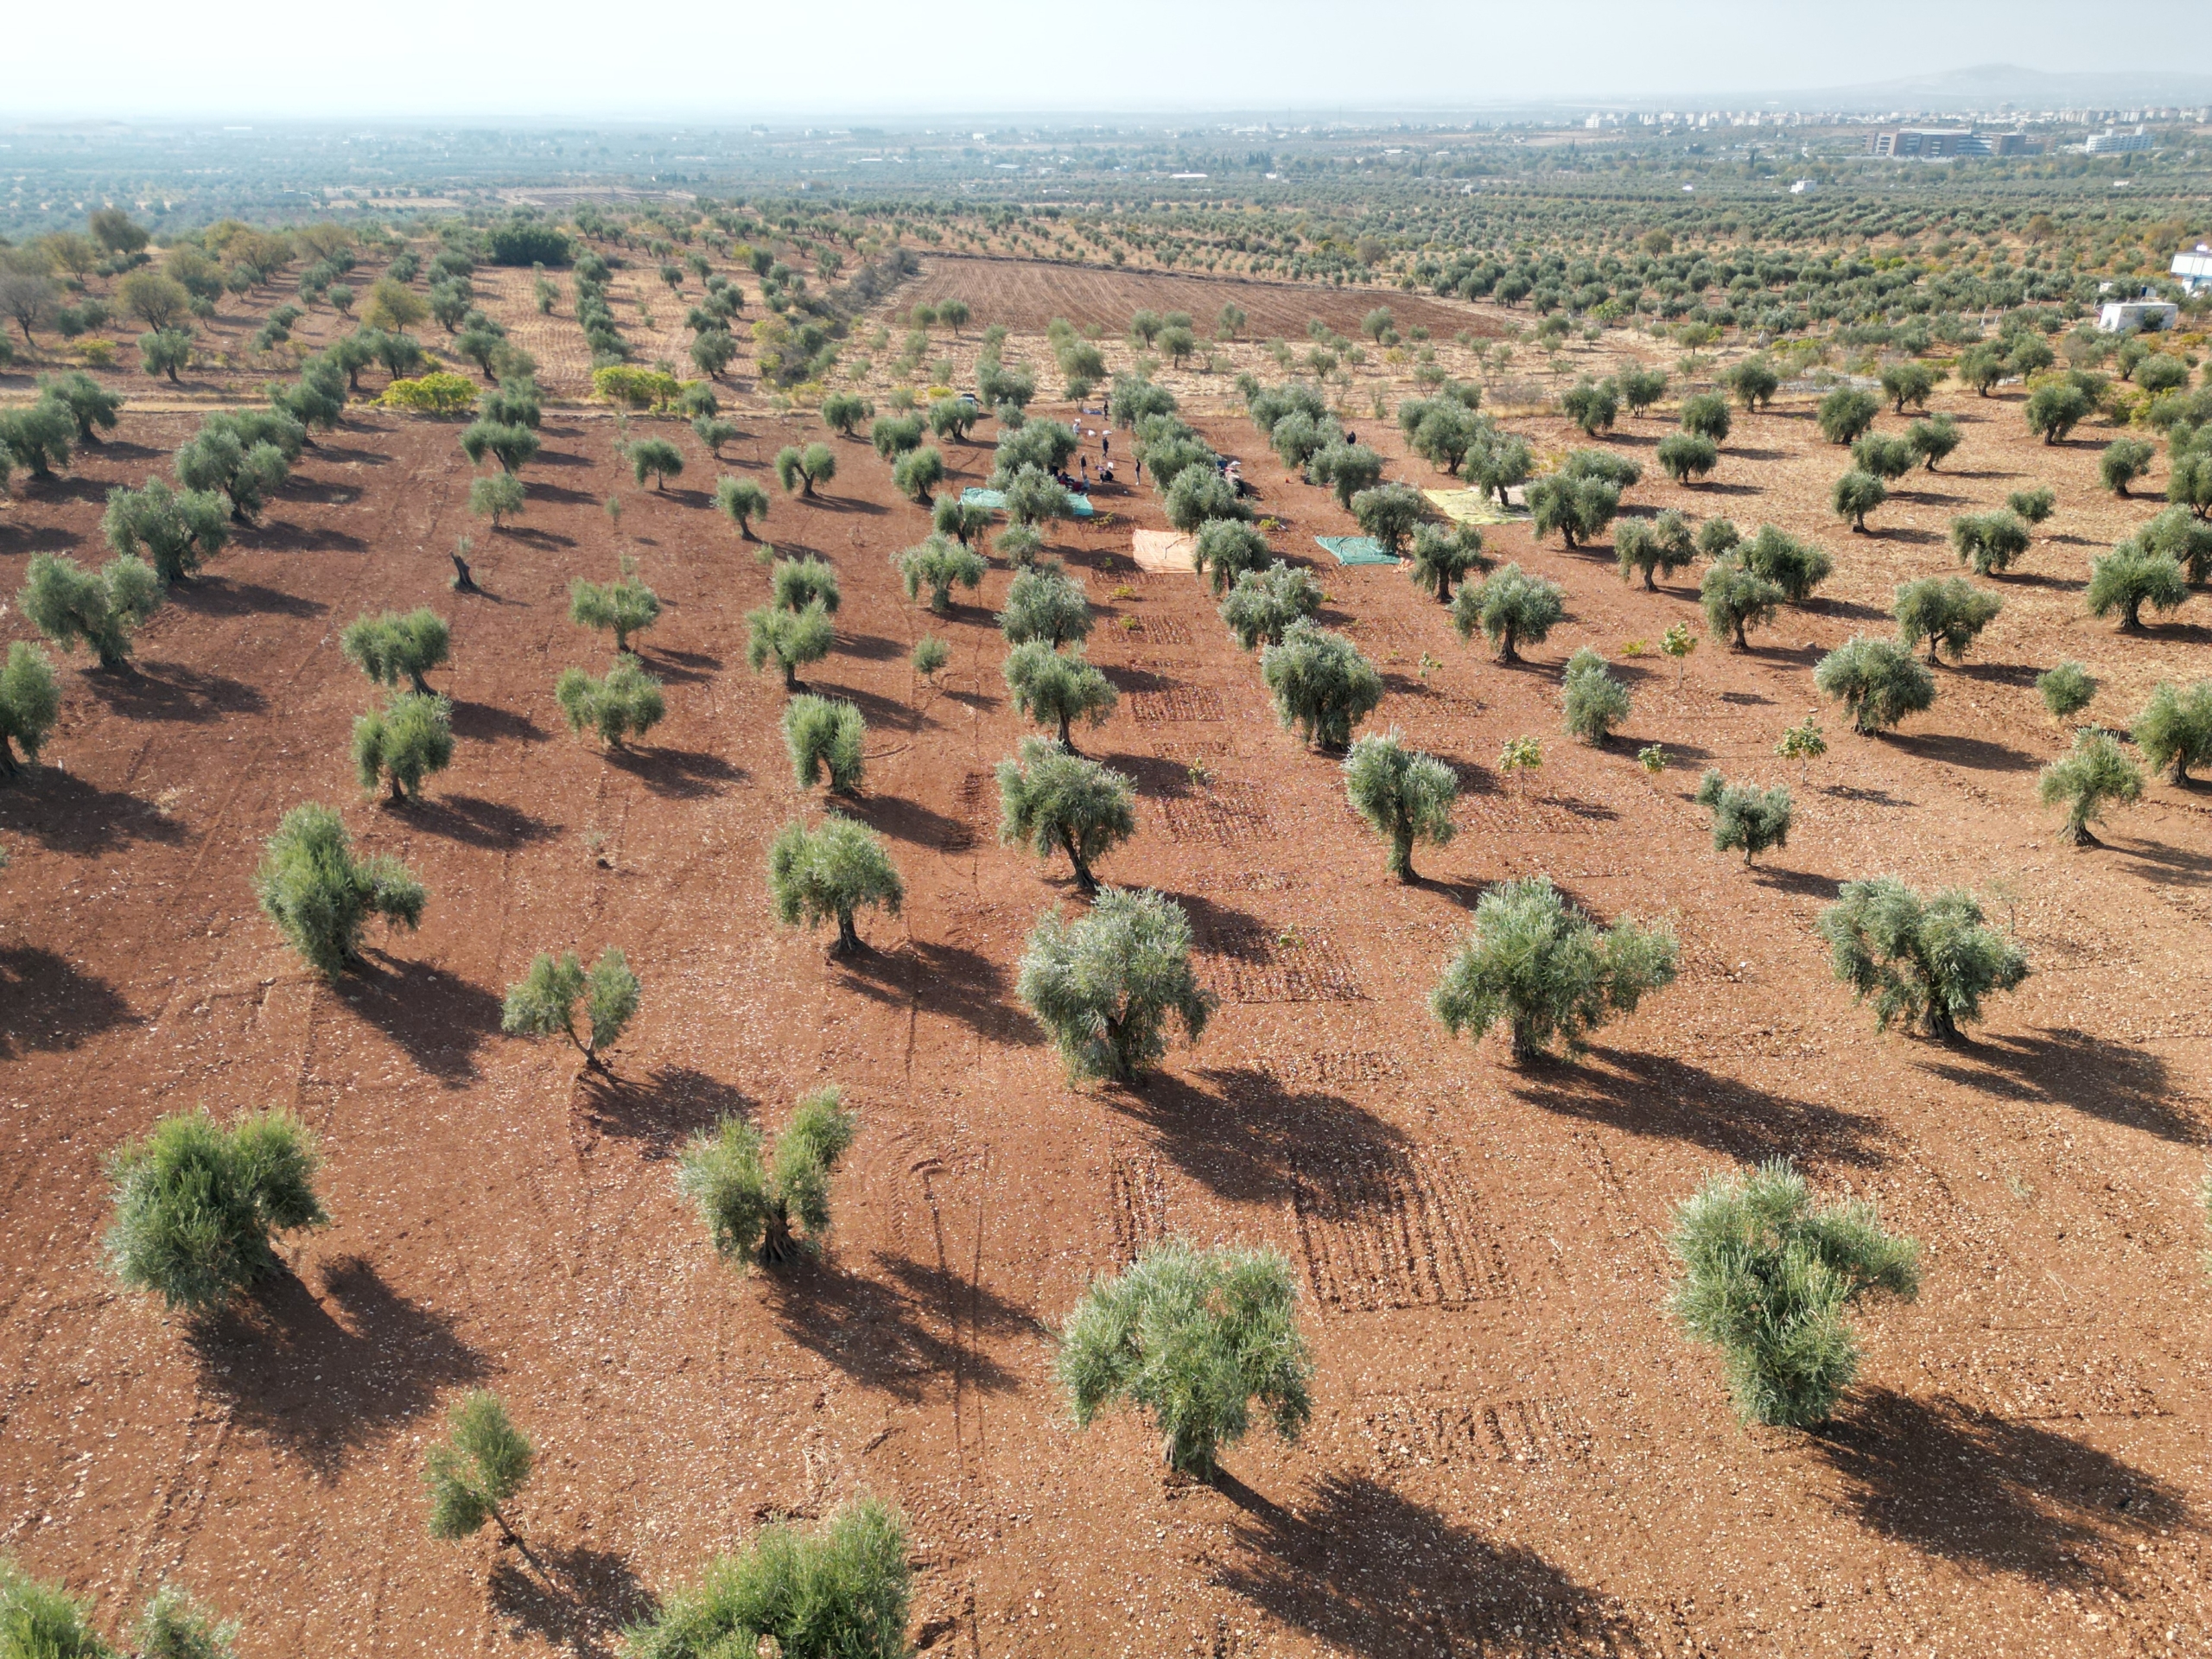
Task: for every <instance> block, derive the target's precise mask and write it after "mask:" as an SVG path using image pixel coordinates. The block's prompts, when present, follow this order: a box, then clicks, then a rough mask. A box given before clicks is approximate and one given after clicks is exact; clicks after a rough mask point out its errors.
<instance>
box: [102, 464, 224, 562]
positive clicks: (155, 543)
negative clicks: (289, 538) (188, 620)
mask: <svg viewBox="0 0 2212 1659" xmlns="http://www.w3.org/2000/svg"><path fill="white" fill-rule="evenodd" d="M229 519H230V509H229V508H228V507H227V506H226V505H224V501H223V498H222V497H221V496H220V495H218V494H217V493H215V492H214V491H213V490H183V491H178V490H172V489H171V488H169V486H168V484H167V483H165V482H164V481H163V480H161V479H158V478H149V479H148V480H146V483H145V486H144V487H143V489H137V490H133V489H127V488H125V487H124V486H121V485H118V486H116V487H115V488H113V489H111V490H110V491H109V492H108V493H107V510H106V512H104V513H102V514H101V515H100V534H101V535H102V536H103V537H105V538H106V541H107V544H108V546H109V547H110V548H111V550H114V551H115V552H117V553H119V554H131V555H143V556H144V558H145V559H146V560H147V562H148V563H150V564H151V565H152V566H153V567H154V574H155V575H157V576H159V577H160V578H161V579H162V581H163V582H182V581H183V580H185V579H186V578H187V577H188V576H189V575H191V574H192V573H193V572H194V570H196V569H199V568H200V565H201V563H204V562H205V561H207V560H208V559H212V558H213V557H214V556H216V555H217V554H218V553H219V552H221V551H222V550H223V545H224V543H226V542H227V541H228V540H229V539H230V523H229Z"/></svg>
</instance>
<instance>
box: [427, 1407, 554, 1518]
mask: <svg viewBox="0 0 2212 1659" xmlns="http://www.w3.org/2000/svg"><path fill="white" fill-rule="evenodd" d="M536 1465H537V1452H536V1451H535V1450H534V1449H533V1448H532V1447H531V1443H530V1437H529V1436H528V1435H526V1434H524V1433H523V1432H522V1431H521V1430H520V1429H518V1428H517V1427H515V1426H514V1423H513V1421H512V1420H511V1419H510V1418H509V1417H508V1415H507V1408H506V1407H505V1406H504V1405H502V1404H501V1403H500V1402H499V1395H496V1394H493V1393H492V1392H491V1391H490V1390H489V1389H478V1390H476V1391H475V1392H474V1393H472V1394H470V1395H467V1396H466V1397H465V1398H464V1399H463V1400H462V1401H461V1403H460V1404H459V1405H457V1406H455V1407H454V1409H453V1414H452V1415H451V1416H450V1417H449V1418H448V1419H447V1421H446V1438H445V1439H444V1440H442V1441H441V1442H440V1443H439V1444H437V1445H436V1446H432V1447H431V1448H430V1455H429V1459H427V1461H426V1462H425V1465H424V1467H423V1479H424V1484H427V1485H428V1486H429V1489H430V1536H431V1537H433V1538H435V1539H439V1540H441V1541H444V1542H447V1543H453V1542H456V1541H459V1540H461V1539H463V1538H467V1537H470V1536H473V1535H474V1534H475V1533H476V1532H477V1530H478V1529H480V1528H481V1527H482V1526H483V1524H484V1523H485V1522H486V1521H489V1522H493V1524H494V1525H495V1526H497V1527H498V1528H499V1536H500V1537H501V1538H502V1539H504V1540H505V1541H506V1542H508V1543H511V1544H519V1543H520V1542H521V1541H522V1540H521V1538H520V1537H519V1536H518V1535H517V1533H516V1532H515V1529H514V1528H513V1526H512V1524H510V1523H509V1522H508V1520H507V1516H506V1512H505V1510H503V1509H502V1508H501V1507H500V1506H501V1505H502V1504H508V1503H513V1502H514V1498H515V1494H517V1493H518V1492H519V1491H522V1489H523V1487H524V1484H527V1483H528V1481H529V1479H530V1476H531V1470H532V1469H533V1468H534V1467H535V1466H536Z"/></svg>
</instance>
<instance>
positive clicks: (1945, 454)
mask: <svg viewBox="0 0 2212 1659" xmlns="http://www.w3.org/2000/svg"><path fill="white" fill-rule="evenodd" d="M1960 436H1961V435H1960V432H1959V423H1958V422H1957V421H1956V420H1955V419H1953V418H1952V417H1951V416H1948V415H1935V416H1929V418H1928V419H1927V420H1924V421H1915V422H1914V423H1912V424H1911V425H1910V427H1908V428H1906V429H1905V435H1904V441H1905V442H1907V443H1908V444H1910V445H1911V446H1912V453H1913V454H1916V455H1917V456H1919V457H1920V460H1921V461H1922V463H1923V465H1924V466H1926V467H1927V468H1928V470H1929V472H1931V473H1932V472H1934V471H1935V470H1936V462H1937V461H1944V460H1947V459H1948V458H1949V456H1950V454H1951V452H1952V451H1953V450H1955V449H1956V448H1958V447H1959V442H1960Z"/></svg>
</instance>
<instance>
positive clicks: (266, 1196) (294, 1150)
mask: <svg viewBox="0 0 2212 1659" xmlns="http://www.w3.org/2000/svg"><path fill="white" fill-rule="evenodd" d="M320 1162H321V1160H320V1158H319V1156H318V1154H317V1153H316V1149H315V1134H314V1132H313V1131H312V1130H311V1129H309V1128H308V1127H307V1126H306V1125H305V1124H304V1123H302V1122H300V1120H299V1119H298V1118H296V1117H294V1116H292V1115H291V1114H290V1113H289V1112H286V1111H283V1110H281V1109H279V1110H277V1111H271V1112H262V1113H257V1114H251V1115H248V1116H241V1117H239V1118H238V1120H237V1121H236V1122H232V1123H231V1124H229V1125H228V1126H225V1125H222V1124H219V1123H217V1122H215V1120H214V1119H213V1118H212V1117H210V1116H208V1115H207V1112H206V1111H205V1110H204V1109H202V1110H199V1111H194V1112H182V1113H178V1114H176V1115H175V1116H169V1117H165V1118H162V1120H161V1121H160V1122H157V1123H156V1124H155V1125H154V1127H153V1128H151V1129H149V1131H148V1132H147V1133H146V1134H145V1135H143V1136H141V1137H139V1138H138V1139H136V1140H131V1141H124V1143H123V1144H122V1145H121V1146H119V1147H117V1148H116V1149H115V1150H114V1151H113V1152H112V1153H111V1154H108V1158H107V1178H108V1184H109V1187H110V1190H111V1193H112V1195H113V1198H114V1200H115V1218H114V1221H113V1222H112V1223H111V1224H110V1226H109V1228H108V1232H107V1237H106V1240H105V1256H106V1261H107V1266H108V1269H109V1271H111V1273H113V1274H115V1276H116V1277H117V1278H118V1280H120V1281H122V1283H123V1284H124V1287H126V1288H129V1289H131V1290H143V1291H150V1292H152V1293H153V1294H155V1295H157V1296H159V1297H160V1298H161V1299H162V1302H163V1303H164V1304H166V1305H167V1306H169V1307H171V1308H174V1309H176V1310H178V1311H179V1312H181V1313H186V1314H188V1315H192V1316H202V1315H206V1314H209V1313H219V1312H220V1311H221V1310H222V1309H223V1308H225V1307H227V1306H229V1305H230V1304H231V1303H232V1302H233V1301H234V1300H237V1299H238V1297H239V1296H241V1295H243V1294H245V1293H246V1292H247V1291H248V1290H250V1289H251V1288H252V1287H253V1285H254V1283H255V1282H256V1281H258V1280H260V1279H264V1278H266V1277H268V1276H269V1275H270V1274H276V1273H278V1272H281V1271H282V1270H283V1264H282V1263H281V1262H279V1261H278V1259H277V1252H276V1250H275V1249H274V1248H273V1245H272V1241H273V1240H274V1239H275V1237H276V1236H277V1235H278V1234H282V1233H289V1232H296V1231H299V1230H302V1229H304V1228H309V1227H321V1226H323V1225H324V1224H327V1222H328V1221H329V1219H330V1217H329V1216H328V1214H327V1212H326V1211H324V1209H323V1207H322V1203H321V1199H320V1198H317V1197H316V1195H315V1172H316V1169H317V1167H318V1166H319V1164H320ZM20 1651H22V1652H23V1653H24V1654H25V1655H26V1656H27V1659H28V1656H29V1655H32V1654H35V1653H38V1652H40V1651H41V1650H40V1649H35V1648H26V1649H21V1650H20Z"/></svg>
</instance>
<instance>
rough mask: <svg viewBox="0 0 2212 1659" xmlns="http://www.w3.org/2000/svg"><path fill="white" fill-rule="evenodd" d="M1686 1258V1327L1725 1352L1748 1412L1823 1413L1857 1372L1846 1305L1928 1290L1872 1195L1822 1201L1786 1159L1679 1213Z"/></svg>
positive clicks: (1682, 1304) (1723, 1178) (1680, 1310)
mask: <svg viewBox="0 0 2212 1659" xmlns="http://www.w3.org/2000/svg"><path fill="white" fill-rule="evenodd" d="M1672 1244H1673V1248H1674V1251H1675V1256H1676V1258H1677V1259H1678V1260H1680V1261H1681V1264H1682V1268H1683V1278H1682V1282H1681V1284H1680V1285H1679V1286H1678V1287H1676V1288H1675V1294H1674V1297H1673V1299H1672V1302H1673V1308H1674V1312H1675V1317H1676V1318H1678V1319H1681V1322H1682V1325H1683V1326H1684V1328H1685V1329H1687V1330H1688V1332H1689V1334H1690V1335H1691V1336H1692V1337H1694V1338H1696V1339H1697V1340H1698V1341H1700V1342H1709V1343H1711V1344H1713V1345H1714V1346H1715V1347H1717V1348H1719V1350H1720V1351H1721V1355H1722V1357H1723V1360H1724V1362H1725V1363H1726V1368H1727V1373H1728V1387H1729V1392H1730V1394H1731V1395H1732V1396H1733V1397H1734V1400H1735V1402H1736V1409H1737V1411H1738V1414H1740V1415H1741V1416H1743V1417H1744V1418H1745V1420H1746V1421H1751V1422H1757V1423H1764V1424H1767V1425H1768V1426H1770V1427H1788V1428H1805V1427H1811V1426H1813V1425H1815V1424H1817V1423H1821V1422H1825V1421H1827V1418H1828V1416H1829V1415H1830V1414H1831V1413H1833V1412H1834V1409H1835V1402H1836V1401H1837V1400H1838V1399H1839V1398H1840V1397H1841V1395H1842V1394H1843V1391H1844V1390H1845V1389H1847V1388H1849V1387H1850V1386H1851V1383H1852V1380H1853V1378H1854V1377H1855V1376H1857V1375H1858V1371H1859V1350H1858V1344H1856V1343H1855V1342H1854V1341H1853V1338H1852V1332H1851V1327H1850V1326H1849V1325H1847V1324H1846V1323H1845V1321H1844V1318H1843V1315H1844V1313H1845V1311H1846V1310H1847V1308H1849V1307H1850V1306H1852V1305H1853V1303H1855V1302H1858V1301H1859V1300H1863V1299H1864V1298H1866V1296H1868V1295H1869V1294H1872V1293H1874V1292H1876V1291H1882V1292H1886V1293H1887V1294H1891V1295H1893V1296H1896V1297H1898V1298H1900V1299H1901V1300H1905V1301H1911V1300H1914V1299H1915V1298H1916V1297H1917V1296H1918V1295H1919V1294H1920V1252H1919V1248H1918V1246H1917V1245H1916V1244H1915V1243H1913V1241H1912V1240H1910V1238H1904V1237H1901V1236H1897V1235H1894V1234H1891V1233H1887V1232H1885V1231H1884V1230H1882V1227H1881V1224H1880V1223H1879V1221H1878V1219H1877V1218H1876V1215H1875V1211H1874V1207H1873V1206H1872V1205H1871V1204H1866V1203H1860V1202H1853V1203H1847V1204H1839V1205H1832V1206H1830V1207H1828V1208H1826V1209H1815V1207H1814V1205H1813V1201H1812V1195H1811V1193H1810V1192H1808V1191H1807V1189H1806V1185H1805V1182H1804V1179H1803V1177H1802V1176H1800V1175H1799V1174H1798V1173H1796V1171H1795V1170H1793V1169H1792V1168H1791V1167H1790V1166H1789V1164H1788V1162H1787V1161H1785V1160H1778V1159H1777V1160H1775V1161H1773V1162H1771V1163H1766V1164H1762V1165H1761V1166H1758V1168H1757V1169H1755V1170H1753V1171H1752V1172H1751V1173H1750V1174H1749V1175H1748V1176H1728V1175H1716V1176H1714V1177H1713V1179H1711V1180H1709V1181H1707V1183H1706V1185H1705V1186H1704V1188H1703V1190H1702V1191H1700V1192H1699V1193H1698V1195H1697V1197H1696V1198H1693V1199H1691V1200H1690V1201H1689V1202H1688V1203H1687V1204H1685V1205H1682V1206H1681V1208H1680V1209H1679V1210H1678V1211H1676V1212H1675V1233H1674V1237H1673V1240H1672Z"/></svg>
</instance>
